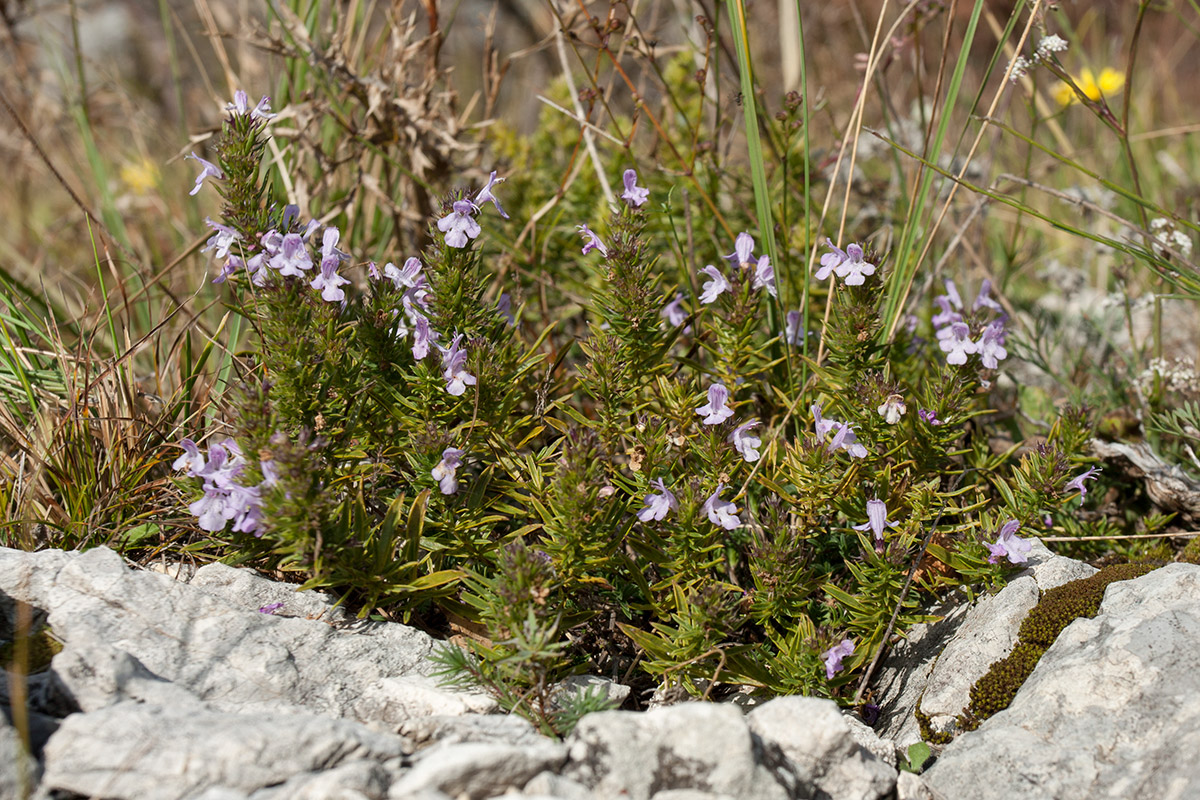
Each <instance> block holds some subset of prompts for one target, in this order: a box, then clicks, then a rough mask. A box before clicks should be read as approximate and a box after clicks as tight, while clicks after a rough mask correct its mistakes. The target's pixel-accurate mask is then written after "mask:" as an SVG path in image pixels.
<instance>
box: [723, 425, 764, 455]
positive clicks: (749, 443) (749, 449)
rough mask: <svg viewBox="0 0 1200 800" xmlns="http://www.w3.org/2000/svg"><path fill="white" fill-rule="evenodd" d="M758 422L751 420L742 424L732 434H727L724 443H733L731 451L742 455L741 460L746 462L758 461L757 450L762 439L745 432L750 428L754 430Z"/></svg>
mask: <svg viewBox="0 0 1200 800" xmlns="http://www.w3.org/2000/svg"><path fill="white" fill-rule="evenodd" d="M759 424H760V423H759V421H758V420H756V419H752V420H750V421H749V422H744V423H742V424H741V425H739V426H737V427H736V428H734V429H733V433H731V434H729V438H728V439H726V441H729V442H733V449H734V450H737V451H738V452H739V453H741V454H742V458H744V459H746V460H747V461H751V462H753V461H758V459H759V452H758V448H759V447H760V446H761V445H762V439H760V438H759V437H757V436H751V435H750V434H749V433H747V431H749V430H750V429H751V428H756V427H758V425H759Z"/></svg>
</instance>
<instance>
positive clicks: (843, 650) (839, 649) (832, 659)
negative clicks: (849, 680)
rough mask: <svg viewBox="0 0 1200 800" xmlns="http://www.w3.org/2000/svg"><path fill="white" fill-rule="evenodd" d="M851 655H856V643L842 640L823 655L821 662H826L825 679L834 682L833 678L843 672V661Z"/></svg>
mask: <svg viewBox="0 0 1200 800" xmlns="http://www.w3.org/2000/svg"><path fill="white" fill-rule="evenodd" d="M850 655H854V642H852V641H850V640H849V639H842V641H841V642H839V643H838V644H835V645H834V646H833V647H831V648H829V649H828V650H826V651H825V652H824V653H821V660H822V661H824V662H825V677H826V678H827V679H828V680H833V676H834V675H836V674H837V673H839V672H841V671H842V659H843V658H845V657H846V656H850Z"/></svg>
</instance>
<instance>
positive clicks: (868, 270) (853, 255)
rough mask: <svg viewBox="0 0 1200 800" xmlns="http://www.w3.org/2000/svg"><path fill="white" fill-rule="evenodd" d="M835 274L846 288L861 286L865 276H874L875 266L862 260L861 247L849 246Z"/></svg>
mask: <svg viewBox="0 0 1200 800" xmlns="http://www.w3.org/2000/svg"><path fill="white" fill-rule="evenodd" d="M837 274H838V277H839V278H843V279H844V280H845V281H846V285H847V286H861V285H862V284H863V283H864V282H866V280H867V278H866V276H867V275H874V274H875V265H874V264H872V263H870V262H869V261H864V260H863V249H862V246H861V245H857V244H849V245H846V258H845V259H844V260H843V261H842V263H841V264H839V265H838V266H837Z"/></svg>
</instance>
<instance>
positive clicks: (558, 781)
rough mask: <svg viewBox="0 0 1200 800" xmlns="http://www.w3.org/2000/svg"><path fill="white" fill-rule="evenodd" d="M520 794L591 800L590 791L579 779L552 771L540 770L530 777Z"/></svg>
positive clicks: (567, 799) (561, 799)
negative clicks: (572, 778)
mask: <svg viewBox="0 0 1200 800" xmlns="http://www.w3.org/2000/svg"><path fill="white" fill-rule="evenodd" d="M521 794H523V795H525V797H526V798H529V799H530V800H532V798H534V797H556V798H560V800H592V793H591V791H590V790H589V789H588V788H587V787H586V786H584V785H583V784H582V783H580V782H579V781H573V780H571V779H570V778H566V777H564V776H562V775H556V774H555V773H553V772H541V773H538V774H537V775H534V776H533V777H532V778H530V780H529V783H527V784H525V788H524V789H523V790H522V791H521Z"/></svg>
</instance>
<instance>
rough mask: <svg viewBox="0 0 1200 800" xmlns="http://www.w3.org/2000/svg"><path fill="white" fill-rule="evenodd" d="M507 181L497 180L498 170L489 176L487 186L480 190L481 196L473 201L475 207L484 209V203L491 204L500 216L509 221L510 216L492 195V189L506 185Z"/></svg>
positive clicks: (476, 196) (478, 195)
mask: <svg viewBox="0 0 1200 800" xmlns="http://www.w3.org/2000/svg"><path fill="white" fill-rule="evenodd" d="M505 180H506V178H497V177H496V170H492V174H491V175H489V176H488V182H487V184H485V185H484V187H483V188H482V189H480V190H479V194H477V195H475V199H474V200H473V201H472V202H473V203H474V204H475V207H476V208H483V204H484V203H491V204H492V205H494V206H495V207H496V210H497V211H499V212H500V216H502V217H504V218H505V219H508V214H507V213H506V212H505V211H504V209H503V208H501V207H500V201H499V200H497V199H496V195H494V194H492V187H493V186H495V185H496V184H498V183H504V181H505Z"/></svg>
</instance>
